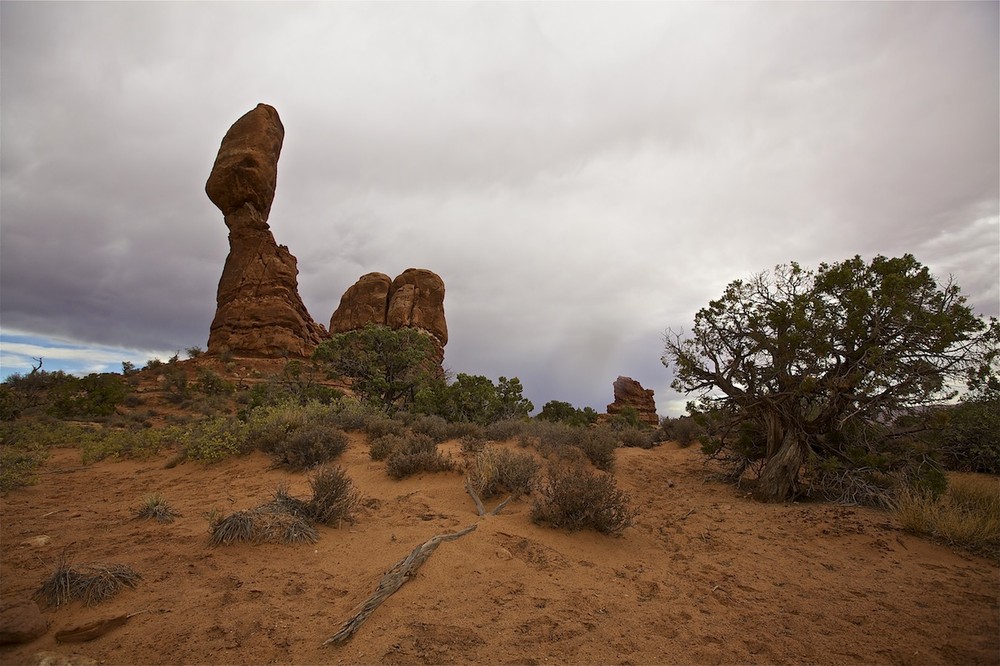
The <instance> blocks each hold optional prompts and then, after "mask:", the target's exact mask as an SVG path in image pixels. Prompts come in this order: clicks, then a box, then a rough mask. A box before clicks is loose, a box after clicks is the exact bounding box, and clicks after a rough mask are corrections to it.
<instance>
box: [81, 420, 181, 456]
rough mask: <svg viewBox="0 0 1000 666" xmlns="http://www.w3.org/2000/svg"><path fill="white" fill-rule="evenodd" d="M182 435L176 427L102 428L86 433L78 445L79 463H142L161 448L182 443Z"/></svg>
mask: <svg viewBox="0 0 1000 666" xmlns="http://www.w3.org/2000/svg"><path fill="white" fill-rule="evenodd" d="M186 440H187V435H186V433H185V431H184V430H183V429H181V428H179V427H177V426H167V427H164V428H145V427H138V428H125V429H119V428H102V429H100V430H88V431H87V432H86V435H85V436H84V437H82V438H81V439H80V440H78V441H79V443H80V448H81V452H82V457H83V463H84V464H89V463H92V462H97V461H99V460H104V459H105V458H135V459H139V460H142V459H145V458H148V457H150V456H152V455H156V454H157V453H159V452H160V451H161V450H162V449H163V448H165V447H167V446H170V445H171V444H175V443H178V442H185V441H186Z"/></svg>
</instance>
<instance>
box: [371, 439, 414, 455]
mask: <svg viewBox="0 0 1000 666" xmlns="http://www.w3.org/2000/svg"><path fill="white" fill-rule="evenodd" d="M405 442H406V438H405V437H402V436H401V435H382V436H381V437H379V438H377V439H373V440H372V441H371V444H370V445H369V447H368V455H369V456H370V457H371V459H372V460H385V459H387V458H388V457H389V456H391V455H392V454H393V453H394V452H395V451H398V450H400V449H402V448H403V446H404V444H405Z"/></svg>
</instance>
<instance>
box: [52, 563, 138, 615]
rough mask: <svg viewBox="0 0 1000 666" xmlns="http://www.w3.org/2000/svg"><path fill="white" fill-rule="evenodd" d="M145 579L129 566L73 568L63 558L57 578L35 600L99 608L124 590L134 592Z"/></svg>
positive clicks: (56, 573) (57, 604)
mask: <svg viewBox="0 0 1000 666" xmlns="http://www.w3.org/2000/svg"><path fill="white" fill-rule="evenodd" d="M141 579H142V576H140V575H139V574H137V573H136V572H135V571H134V570H133V569H132V568H131V567H129V566H127V565H125V564H108V565H105V564H88V565H82V566H70V565H68V564H66V559H65V556H62V557H60V558H59V563H58V564H57V565H56V570H55V571H54V572H53V574H52V575H51V576H49V577H48V578H47V579H46V580H45V582H44V583H42V585H41V587H39V588H38V590H36V591H35V597H36V598H38V599H41V600H42V601H44V602H45V603H46V604H47V605H49V606H61V605H62V604H65V603H68V602H70V601H74V600H77V599H79V600H81V601H83V603H84V604H86V605H87V606H96V605H97V604H99V603H101V602H102V601H106V600H108V599H110V598H111V597H113V596H115V595H116V594H118V593H119V592H120V591H121V590H122V588H123V587H126V586H127V587H132V588H134V587H135V586H136V585H137V584H138V582H139V580H141Z"/></svg>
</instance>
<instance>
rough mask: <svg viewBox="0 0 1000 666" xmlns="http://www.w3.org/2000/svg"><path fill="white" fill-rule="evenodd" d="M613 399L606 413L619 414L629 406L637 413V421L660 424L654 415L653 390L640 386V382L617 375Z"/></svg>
mask: <svg viewBox="0 0 1000 666" xmlns="http://www.w3.org/2000/svg"><path fill="white" fill-rule="evenodd" d="M614 389H615V401H614V402H613V403H611V404H610V405H608V415H609V416H614V415H616V414H621V413H622V412H624V411H625V410H626V409H628V408H631V409H633V410H635V412H636V414H638V415H639V421H640V422H642V423H645V424H647V425H651V426H653V427H656V426H659V425H660V418H659V417H658V416H657V415H656V402H655V401H654V400H653V390H652V389H644V388H642V384H640V383H639V382H637V381H635V380H634V379H632V378H631V377H619V378H618V379H616V380H615V383H614Z"/></svg>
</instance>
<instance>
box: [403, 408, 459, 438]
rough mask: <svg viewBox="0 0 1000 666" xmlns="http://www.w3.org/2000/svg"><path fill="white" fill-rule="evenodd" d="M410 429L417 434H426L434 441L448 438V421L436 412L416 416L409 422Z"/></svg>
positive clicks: (449, 431)
mask: <svg viewBox="0 0 1000 666" xmlns="http://www.w3.org/2000/svg"><path fill="white" fill-rule="evenodd" d="M410 430H412V431H413V432H414V433H415V434H418V435H426V436H428V437H430V438H431V439H432V440H434V441H435V442H444V441H446V440H448V439H449V438H450V434H451V430H450V429H449V427H448V422H447V421H446V420H444V418H443V417H441V416H437V415H436V414H431V415H424V416H418V417H417V418H415V419H413V421H412V422H411V423H410Z"/></svg>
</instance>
